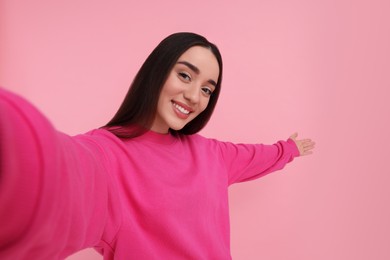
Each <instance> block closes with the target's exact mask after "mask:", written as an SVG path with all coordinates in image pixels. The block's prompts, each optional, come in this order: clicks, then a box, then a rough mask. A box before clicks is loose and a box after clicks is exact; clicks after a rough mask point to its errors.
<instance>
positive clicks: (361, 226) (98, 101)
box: [0, 0, 390, 260]
mask: <svg viewBox="0 0 390 260" xmlns="http://www.w3.org/2000/svg"><path fill="white" fill-rule="evenodd" d="M21 2H22V1H14V0H1V1H0V44H1V45H0V57H1V58H0V84H1V85H3V86H5V87H6V88H8V89H11V90H13V91H15V92H17V93H20V94H22V95H23V96H25V97H26V98H28V99H29V100H30V101H31V102H33V103H34V104H35V105H36V106H38V107H39V108H40V109H41V110H42V111H43V112H44V113H45V114H46V115H47V117H49V118H50V120H51V121H52V122H53V123H54V125H55V126H56V127H57V128H58V129H60V130H62V131H64V132H66V133H69V134H76V133H81V132H85V131H87V130H89V129H91V128H96V127H99V126H101V125H103V124H104V123H105V122H107V121H108V120H109V119H110V118H111V117H112V115H113V114H114V112H115V111H116V110H117V108H118V106H119V104H120V103H121V101H122V99H123V97H124V95H125V93H126V91H127V88H128V86H129V85H130V83H131V80H132V78H133V76H134V74H135V73H136V71H137V70H138V68H139V67H140V65H141V63H142V62H143V61H144V59H145V58H146V56H147V55H148V54H149V52H150V51H151V50H152V49H153V48H154V47H155V46H156V45H157V44H158V42H159V41H160V40H162V39H163V38H164V37H165V36H167V35H168V34H170V33H173V32H177V31H194V32H197V33H200V34H203V35H205V36H206V37H207V38H208V39H209V40H210V41H213V42H215V43H217V45H218V46H219V47H220V49H221V52H222V54H223V56H224V63H225V75H224V82H223V91H222V96H221V98H220V101H219V105H218V106H217V110H216V112H215V114H214V116H213V118H212V121H211V122H210V124H209V125H208V126H207V128H206V129H205V130H204V131H203V134H204V135H205V136H210V137H217V138H219V139H221V140H231V141H235V142H263V143H271V142H274V141H276V140H278V139H285V138H287V137H288V136H289V135H290V134H291V133H293V132H294V131H299V132H300V134H301V136H309V137H312V138H313V139H315V140H316V142H317V148H316V151H315V154H314V155H313V156H311V157H304V158H298V159H296V161H295V162H294V163H293V164H292V165H289V166H288V167H287V168H286V169H285V170H284V174H283V173H276V174H273V175H269V176H267V177H265V178H262V179H259V180H256V181H253V182H249V183H244V184H238V185H235V186H233V187H232V188H231V189H230V205H231V226H232V232H231V233H232V255H233V258H234V259H267V260H268V259H272V260H279V259H280V260H286V259H287V260H293V259H297V260H298V259H299V260H308V259H316V260H329V259H337V260H342V259H343V260H344V259H354V260H363V259H376V260H378V259H390V247H389V241H390V208H389V205H390V187H389V186H390V185H389V184H390V167H389V163H388V162H389V160H390V159H389V155H390V153H389V145H390V142H389V137H388V134H389V133H390V119H389V118H390V116H389V114H390V113H389V112H390V105H389V100H388V99H389V97H390V91H389V87H390V47H389V46H390V18H389V17H390V16H389V10H390V2H389V1H387V0H383V1H379V0H367V1H353V0H337V1H336V0H330V1H323V0H315V1H312V0H294V1H289V0H284V1H283V0H265V1H259V0H252V1H250V0H241V1H234V2H233V1H230V2H228V1H203V0H199V1H195V2H193V1H192V2H185V1H137V4H135V1H124V0H123V1H110V3H108V1H96V0H95V1H76V0H68V1H65V0H63V1H49V0H40V1H23V4H22V3H21ZM129 243H131V241H129ZM68 259H72V260H76V259H90V260H92V259H101V257H100V256H99V255H98V254H97V253H95V252H94V251H93V250H91V249H87V250H84V251H82V252H80V253H78V254H76V255H74V256H72V257H69V258H68Z"/></svg>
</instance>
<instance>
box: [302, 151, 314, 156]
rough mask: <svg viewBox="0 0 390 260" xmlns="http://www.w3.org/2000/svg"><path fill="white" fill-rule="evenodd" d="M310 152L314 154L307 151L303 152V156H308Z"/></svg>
mask: <svg viewBox="0 0 390 260" xmlns="http://www.w3.org/2000/svg"><path fill="white" fill-rule="evenodd" d="M310 154H313V152H312V151H305V152H303V153H302V154H301V156H306V155H310Z"/></svg>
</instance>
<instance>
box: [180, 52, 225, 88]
mask: <svg viewBox="0 0 390 260" xmlns="http://www.w3.org/2000/svg"><path fill="white" fill-rule="evenodd" d="M179 61H186V62H189V63H191V64H192V65H194V66H195V67H197V68H198V69H199V71H200V74H202V75H204V76H207V77H208V79H213V80H214V81H215V82H217V80H218V76H219V65H218V61H217V58H216V57H215V56H214V54H213V53H212V51H211V50H210V49H208V48H205V47H202V46H194V47H191V48H189V49H188V50H187V51H185V52H184V53H183V54H182V55H181V56H180V57H179V59H178V62H179Z"/></svg>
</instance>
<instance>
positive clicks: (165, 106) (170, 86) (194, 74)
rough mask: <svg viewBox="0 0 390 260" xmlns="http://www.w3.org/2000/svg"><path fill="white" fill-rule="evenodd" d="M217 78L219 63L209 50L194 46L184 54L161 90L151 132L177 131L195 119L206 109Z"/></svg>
mask: <svg viewBox="0 0 390 260" xmlns="http://www.w3.org/2000/svg"><path fill="white" fill-rule="evenodd" d="M218 76H219V65H218V61H217V59H216V58H215V56H214V54H213V53H212V52H211V51H210V50H209V49H207V48H204V47H201V46H194V47H191V48H190V49H188V50H187V51H186V52H184V53H183V54H182V55H181V56H180V58H179V59H178V60H177V62H176V64H175V65H174V66H173V69H172V70H171V72H170V73H169V75H168V78H167V80H166V82H165V84H164V86H163V88H162V90H161V94H160V97H159V100H158V104H157V113H156V117H155V119H154V121H153V124H152V127H151V130H152V131H154V132H158V133H168V130H169V128H171V129H173V130H180V129H182V128H183V127H184V126H185V125H186V124H187V123H189V122H190V121H191V120H193V119H194V118H195V117H197V116H198V115H199V114H200V113H201V112H202V111H203V110H205V109H206V107H207V104H208V103H209V99H210V95H211V93H213V91H214V90H215V86H216V83H217V80H218Z"/></svg>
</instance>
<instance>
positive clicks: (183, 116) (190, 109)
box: [171, 100, 194, 119]
mask: <svg viewBox="0 0 390 260" xmlns="http://www.w3.org/2000/svg"><path fill="white" fill-rule="evenodd" d="M171 103H172V108H173V110H174V111H175V113H176V115H177V116H178V117H179V118H181V119H187V118H188V117H189V116H190V114H191V113H192V112H194V109H192V108H191V107H189V106H187V105H186V104H183V103H181V102H178V101H174V100H172V101H171ZM175 104H177V105H179V106H181V107H183V108H184V109H185V110H188V111H189V113H188V114H184V113H182V112H180V111H179V110H178V109H177V108H176V107H175Z"/></svg>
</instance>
